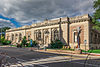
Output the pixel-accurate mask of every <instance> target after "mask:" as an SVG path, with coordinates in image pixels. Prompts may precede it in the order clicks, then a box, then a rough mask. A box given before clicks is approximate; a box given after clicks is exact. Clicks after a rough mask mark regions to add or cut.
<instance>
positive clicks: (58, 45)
mask: <svg viewBox="0 0 100 67" xmlns="http://www.w3.org/2000/svg"><path fill="white" fill-rule="evenodd" d="M50 46H51V48H53V49H54V48H62V47H63V43H62V42H61V41H60V40H55V41H52V42H51V44H50Z"/></svg>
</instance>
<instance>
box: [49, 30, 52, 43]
mask: <svg viewBox="0 0 100 67" xmlns="http://www.w3.org/2000/svg"><path fill="white" fill-rule="evenodd" d="M51 31H52V30H51V28H50V29H49V44H50V43H51V35H52V33H51Z"/></svg>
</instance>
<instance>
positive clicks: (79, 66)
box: [0, 47, 100, 67]
mask: <svg viewBox="0 0 100 67" xmlns="http://www.w3.org/2000/svg"><path fill="white" fill-rule="evenodd" d="M0 52H3V53H7V55H8V56H10V57H16V58H17V59H19V60H20V61H21V62H24V63H26V62H30V61H37V60H41V59H46V60H45V61H46V62H48V61H49V62H50V63H43V61H41V62H40V63H42V64H33V66H31V64H30V66H27V65H26V67H100V61H99V60H100V59H96V60H97V61H93V60H91V59H89V60H88V61H87V62H86V63H87V64H86V65H85V66H84V62H85V60H69V58H68V60H69V61H68V60H67V59H66V60H64V59H63V60H64V61H62V60H60V61H59V62H52V61H51V60H48V59H47V58H51V59H52V60H56V61H58V60H57V58H56V59H53V57H58V59H59V58H60V57H61V56H62V57H65V56H69V55H64V54H53V53H44V52H37V51H29V50H26V49H24V48H12V47H0ZM76 58H78V57H76ZM81 58H82V57H81Z"/></svg>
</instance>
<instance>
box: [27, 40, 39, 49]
mask: <svg viewBox="0 0 100 67" xmlns="http://www.w3.org/2000/svg"><path fill="white" fill-rule="evenodd" d="M31 40H32V39H31ZM37 45H38V43H37V42H36V41H33V40H32V45H31V44H30V42H29V43H28V47H36V46H37Z"/></svg>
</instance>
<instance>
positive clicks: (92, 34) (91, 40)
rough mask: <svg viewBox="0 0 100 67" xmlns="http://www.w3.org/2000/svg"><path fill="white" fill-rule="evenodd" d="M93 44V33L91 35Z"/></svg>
mask: <svg viewBox="0 0 100 67" xmlns="http://www.w3.org/2000/svg"><path fill="white" fill-rule="evenodd" d="M90 41H91V43H93V33H91V40H90Z"/></svg>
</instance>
